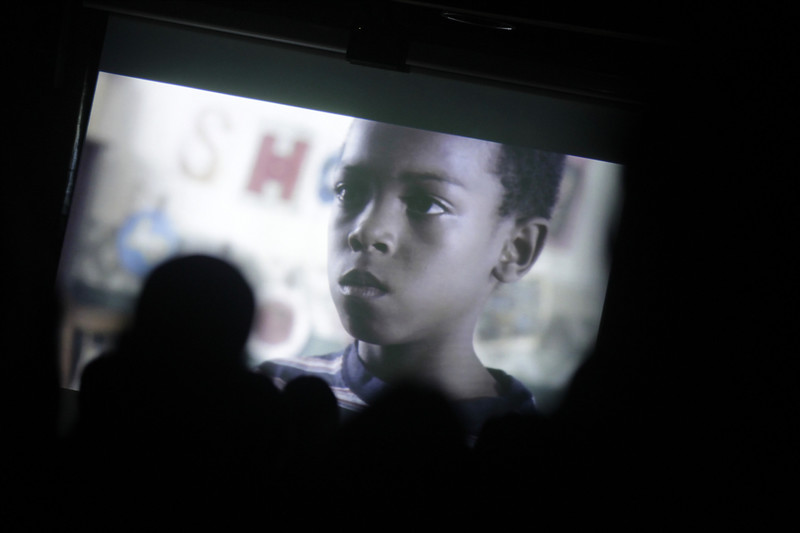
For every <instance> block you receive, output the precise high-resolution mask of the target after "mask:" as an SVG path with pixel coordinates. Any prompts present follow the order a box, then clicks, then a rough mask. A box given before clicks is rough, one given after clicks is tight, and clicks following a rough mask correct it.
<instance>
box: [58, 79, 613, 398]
mask: <svg viewBox="0 0 800 533" xmlns="http://www.w3.org/2000/svg"><path fill="white" fill-rule="evenodd" d="M620 180H621V167H619V166H618V165H614V164H610V163H605V162H601V161H596V160H590V159H584V158H579V157H574V156H570V155H561V154H552V153H547V152H541V151H537V150H534V149H532V148H521V147H512V146H506V145H500V144H497V143H493V142H490V141H484V140H479V139H473V138H467V137H459V136H455V135H449V134H445V133H435V132H429V131H422V130H415V129H411V128H405V127H400V126H394V125H388V124H382V123H376V122H370V121H366V120H362V119H354V118H351V117H346V116H340V115H335V114H330V113H323V112H319V111H312V110H308V109H300V108H294V107H289V106H284V105H280V104H275V103H270V102H264V101H258V100H250V99H245V98H240V97H235V96H230V95H223V94H217V93H211V92H206V91H201V90H197V89H192V88H186V87H179V86H173V85H167V84H163V83H156V82H151V81H145V80H139V79H134V78H127V77H122V76H115V75H110V74H104V73H101V74H100V77H99V81H98V86H97V92H96V97H95V102H94V105H93V110H92V116H91V120H90V123H89V130H88V133H87V138H86V143H85V147H84V151H83V153H82V157H81V167H80V174H79V178H78V183H77V188H76V192H75V197H74V200H73V206H72V211H71V215H70V220H69V227H68V231H67V239H66V241H65V247H64V254H63V256H62V263H61V270H60V276H59V287H60V291H61V297H62V301H63V307H64V318H63V323H62V331H61V365H62V369H61V370H62V379H63V385H64V386H65V387H69V388H75V389H77V388H79V386H80V375H81V371H82V369H83V368H84V367H85V365H86V364H87V363H88V362H89V361H91V360H92V359H93V358H95V357H96V356H97V355H98V354H100V353H102V352H103V351H104V350H107V349H108V348H109V347H111V346H112V345H113V343H114V341H115V339H116V338H117V336H118V335H119V334H120V332H121V331H122V330H123V329H124V328H125V326H126V325H127V324H128V322H129V320H130V318H131V313H132V311H133V308H134V304H135V302H136V298H137V294H138V291H139V289H140V287H141V285H142V282H143V280H144V279H145V278H146V276H147V274H148V273H149V272H150V271H152V269H153V268H154V267H155V266H157V265H159V264H161V263H163V262H164V261H165V260H166V259H169V258H171V257H174V256H177V255H185V254H187V253H194V252H202V253H207V254H211V255H215V256H218V257H222V258H225V259H227V260H229V261H230V262H232V263H233V264H235V265H237V266H238V267H239V268H240V269H241V270H242V272H243V273H244V274H245V277H246V278H247V280H248V281H249V283H250V284H251V286H252V288H253V290H254V292H255V295H256V300H257V318H256V321H255V324H254V325H253V330H252V333H251V336H250V340H249V343H248V346H247V349H248V357H249V360H250V363H251V365H252V366H253V367H254V368H257V369H259V370H260V371H262V372H267V373H269V374H270V375H271V376H272V377H274V378H275V379H276V381H278V382H282V381H284V382H285V381H287V380H289V379H291V378H292V377H293V376H296V375H300V374H309V373H310V374H313V375H319V376H321V377H323V378H324V379H326V380H327V381H328V382H329V383H330V384H331V385H332V387H333V389H334V392H335V393H336V394H337V398H338V400H339V403H340V405H341V406H342V407H345V408H352V409H356V410H357V409H359V408H360V407H362V406H363V405H366V404H368V403H369V401H370V398H371V397H372V396H373V395H374V394H377V393H379V392H380V390H381V388H382V387H383V386H384V385H385V384H386V383H391V382H392V381H393V380H399V379H404V378H407V377H413V378H415V379H422V380H423V381H427V382H430V383H433V384H434V385H436V386H437V387H439V388H441V389H442V390H444V391H445V392H447V393H448V394H449V395H450V396H451V397H453V398H454V399H458V400H461V401H463V402H465V405H466V404H474V405H476V406H477V407H476V409H479V410H480V411H481V412H482V413H492V412H495V411H497V410H525V409H528V408H530V409H532V408H533V405H534V402H535V404H536V405H537V407H538V408H539V410H543V411H547V410H548V409H552V408H553V407H555V406H556V405H557V403H558V398H559V396H560V394H561V393H562V392H563V390H564V387H565V386H566V385H567V384H568V383H569V380H570V378H571V376H572V375H573V373H574V372H575V370H576V369H577V368H578V366H579V365H580V363H581V362H582V361H583V359H584V358H585V357H586V355H587V354H588V353H589V352H590V350H591V348H592V346H593V343H594V341H595V337H596V334H597V330H598V327H599V321H600V315H601V312H602V305H603V299H604V295H605V287H606V282H607V276H608V267H609V265H608V264H607V252H608V251H607V249H606V246H607V244H608V235H609V230H610V228H611V227H613V222H614V217H615V213H616V212H617V210H618V208H619V205H620V191H621V181H620ZM478 404H480V405H478Z"/></svg>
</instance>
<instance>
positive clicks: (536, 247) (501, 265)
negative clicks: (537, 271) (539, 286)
mask: <svg viewBox="0 0 800 533" xmlns="http://www.w3.org/2000/svg"><path fill="white" fill-rule="evenodd" d="M546 238H547V220H546V219H543V218H532V219H529V220H524V221H520V222H518V223H517V224H516V225H515V226H514V229H513V231H512V233H511V234H510V238H509V239H508V241H506V243H505V245H504V246H503V250H502V252H501V254H500V259H499V261H498V263H497V266H495V268H494V270H493V271H492V273H493V274H494V277H495V278H497V279H498V280H499V281H502V282H503V283H511V282H514V281H517V280H518V279H520V278H521V277H522V276H524V275H525V274H527V273H528V271H529V270H530V269H531V267H533V264H534V263H535V262H536V259H538V258H539V254H540V253H541V251H542V248H544V241H545V239H546Z"/></svg>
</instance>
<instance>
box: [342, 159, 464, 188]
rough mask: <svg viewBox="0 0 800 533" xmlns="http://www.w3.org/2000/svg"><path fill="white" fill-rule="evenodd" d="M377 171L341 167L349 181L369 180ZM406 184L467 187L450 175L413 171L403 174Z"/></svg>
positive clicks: (355, 166)
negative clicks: (432, 182) (426, 182)
mask: <svg viewBox="0 0 800 533" xmlns="http://www.w3.org/2000/svg"><path fill="white" fill-rule="evenodd" d="M374 172H377V171H376V170H374V169H372V167H370V166H367V165H358V164H356V165H342V166H341V167H339V173H340V175H341V176H342V177H346V178H348V179H369V177H370V176H371V175H373V173H374ZM399 178H400V179H401V180H403V181H405V182H410V181H436V182H440V183H449V184H451V185H456V186H458V187H465V185H464V183H463V182H462V181H461V180H459V179H458V178H456V177H454V176H450V175H448V174H437V173H435V172H425V171H413V170H409V171H406V172H403V173H402V174H401V175H400V177H399Z"/></svg>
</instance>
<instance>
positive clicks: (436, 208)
mask: <svg viewBox="0 0 800 533" xmlns="http://www.w3.org/2000/svg"><path fill="white" fill-rule="evenodd" d="M405 202H406V206H407V207H408V210H409V212H411V213H412V214H415V215H429V216H430V215H443V214H445V213H447V209H445V207H444V205H443V204H442V203H441V202H439V201H438V200H436V199H435V198H433V197H432V196H430V195H427V194H415V195H412V196H409V197H407V198H406V199H405Z"/></svg>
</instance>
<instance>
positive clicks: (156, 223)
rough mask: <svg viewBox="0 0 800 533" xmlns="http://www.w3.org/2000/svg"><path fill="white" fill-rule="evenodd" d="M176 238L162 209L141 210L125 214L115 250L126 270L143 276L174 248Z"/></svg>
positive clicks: (174, 250) (175, 249) (176, 247)
mask: <svg viewBox="0 0 800 533" xmlns="http://www.w3.org/2000/svg"><path fill="white" fill-rule="evenodd" d="M179 240H180V239H179V237H178V234H177V233H176V232H175V230H174V228H173V227H172V223H171V222H170V220H169V218H168V217H167V216H166V215H165V214H164V213H163V212H162V211H157V210H147V211H140V212H138V213H134V214H133V215H131V216H130V217H128V219H127V220H126V221H125V222H124V223H123V225H122V227H121V228H120V230H119V233H118V234H117V253H118V254H119V259H120V263H121V264H122V266H123V267H124V268H125V269H126V270H128V271H129V272H131V273H133V274H135V275H137V276H140V277H143V276H145V275H146V274H147V273H148V272H150V270H151V269H152V268H153V267H154V266H156V265H158V264H159V263H161V262H162V261H164V260H165V259H166V258H168V257H169V256H171V255H173V254H174V253H175V252H176V251H177V249H178V245H179Z"/></svg>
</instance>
